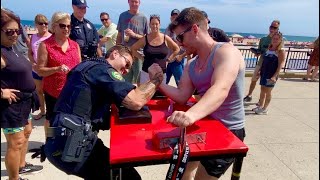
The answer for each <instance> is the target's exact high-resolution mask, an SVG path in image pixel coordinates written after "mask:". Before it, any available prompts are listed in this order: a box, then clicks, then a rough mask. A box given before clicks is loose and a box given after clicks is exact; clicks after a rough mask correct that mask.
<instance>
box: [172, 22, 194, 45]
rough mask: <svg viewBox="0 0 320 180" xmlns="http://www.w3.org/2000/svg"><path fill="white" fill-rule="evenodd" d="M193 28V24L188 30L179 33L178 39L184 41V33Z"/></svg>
mask: <svg viewBox="0 0 320 180" xmlns="http://www.w3.org/2000/svg"><path fill="white" fill-rule="evenodd" d="M191 29H192V26H190V27H188V28H187V29H186V30H184V31H182V32H181V33H180V34H178V35H177V37H176V40H177V41H178V42H179V43H183V35H184V33H186V32H188V31H190V30H191Z"/></svg>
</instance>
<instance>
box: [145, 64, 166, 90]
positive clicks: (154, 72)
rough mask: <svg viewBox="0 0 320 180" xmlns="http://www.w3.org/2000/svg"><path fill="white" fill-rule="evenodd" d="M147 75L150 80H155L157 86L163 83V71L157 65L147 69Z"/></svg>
mask: <svg viewBox="0 0 320 180" xmlns="http://www.w3.org/2000/svg"><path fill="white" fill-rule="evenodd" d="M148 73H149V78H150V80H156V81H157V82H158V85H160V84H161V82H162V81H163V70H162V68H161V67H160V66H159V64H156V63H153V64H152V65H151V66H150V67H149V68H148Z"/></svg>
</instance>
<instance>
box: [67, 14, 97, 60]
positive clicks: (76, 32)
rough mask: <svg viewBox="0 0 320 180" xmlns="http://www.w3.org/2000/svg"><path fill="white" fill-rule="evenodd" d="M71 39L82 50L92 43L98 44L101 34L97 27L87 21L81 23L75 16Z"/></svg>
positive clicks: (72, 20) (72, 23)
mask: <svg viewBox="0 0 320 180" xmlns="http://www.w3.org/2000/svg"><path fill="white" fill-rule="evenodd" d="M70 39H72V40H74V41H76V42H77V43H78V44H79V46H80V48H82V47H84V46H88V45H89V44H90V43H91V44H92V43H95V44H98V41H99V34H98V32H97V29H96V28H95V26H94V25H93V24H92V23H91V22H90V21H89V20H87V19H85V18H83V21H79V20H78V19H77V18H76V17H74V15H73V14H72V15H71V32H70ZM82 53H85V52H81V54H82Z"/></svg>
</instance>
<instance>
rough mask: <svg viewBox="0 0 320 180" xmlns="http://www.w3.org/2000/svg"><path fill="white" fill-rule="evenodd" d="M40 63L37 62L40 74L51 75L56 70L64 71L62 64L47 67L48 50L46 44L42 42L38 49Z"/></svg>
mask: <svg viewBox="0 0 320 180" xmlns="http://www.w3.org/2000/svg"><path fill="white" fill-rule="evenodd" d="M37 59H38V63H37V72H38V74H39V75H40V76H43V77H45V76H50V75H52V74H54V73H56V72H60V71H63V68H62V66H56V67H47V63H48V51H47V48H46V45H45V44H44V43H43V42H41V43H40V45H39V49H38V58H37Z"/></svg>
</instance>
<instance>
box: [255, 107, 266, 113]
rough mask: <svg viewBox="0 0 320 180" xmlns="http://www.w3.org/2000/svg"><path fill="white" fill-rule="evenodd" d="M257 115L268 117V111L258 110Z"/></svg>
mask: <svg viewBox="0 0 320 180" xmlns="http://www.w3.org/2000/svg"><path fill="white" fill-rule="evenodd" d="M254 112H255V113H256V114H259V115H267V114H268V110H266V109H263V108H258V109H257V110H255V111H254Z"/></svg>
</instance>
